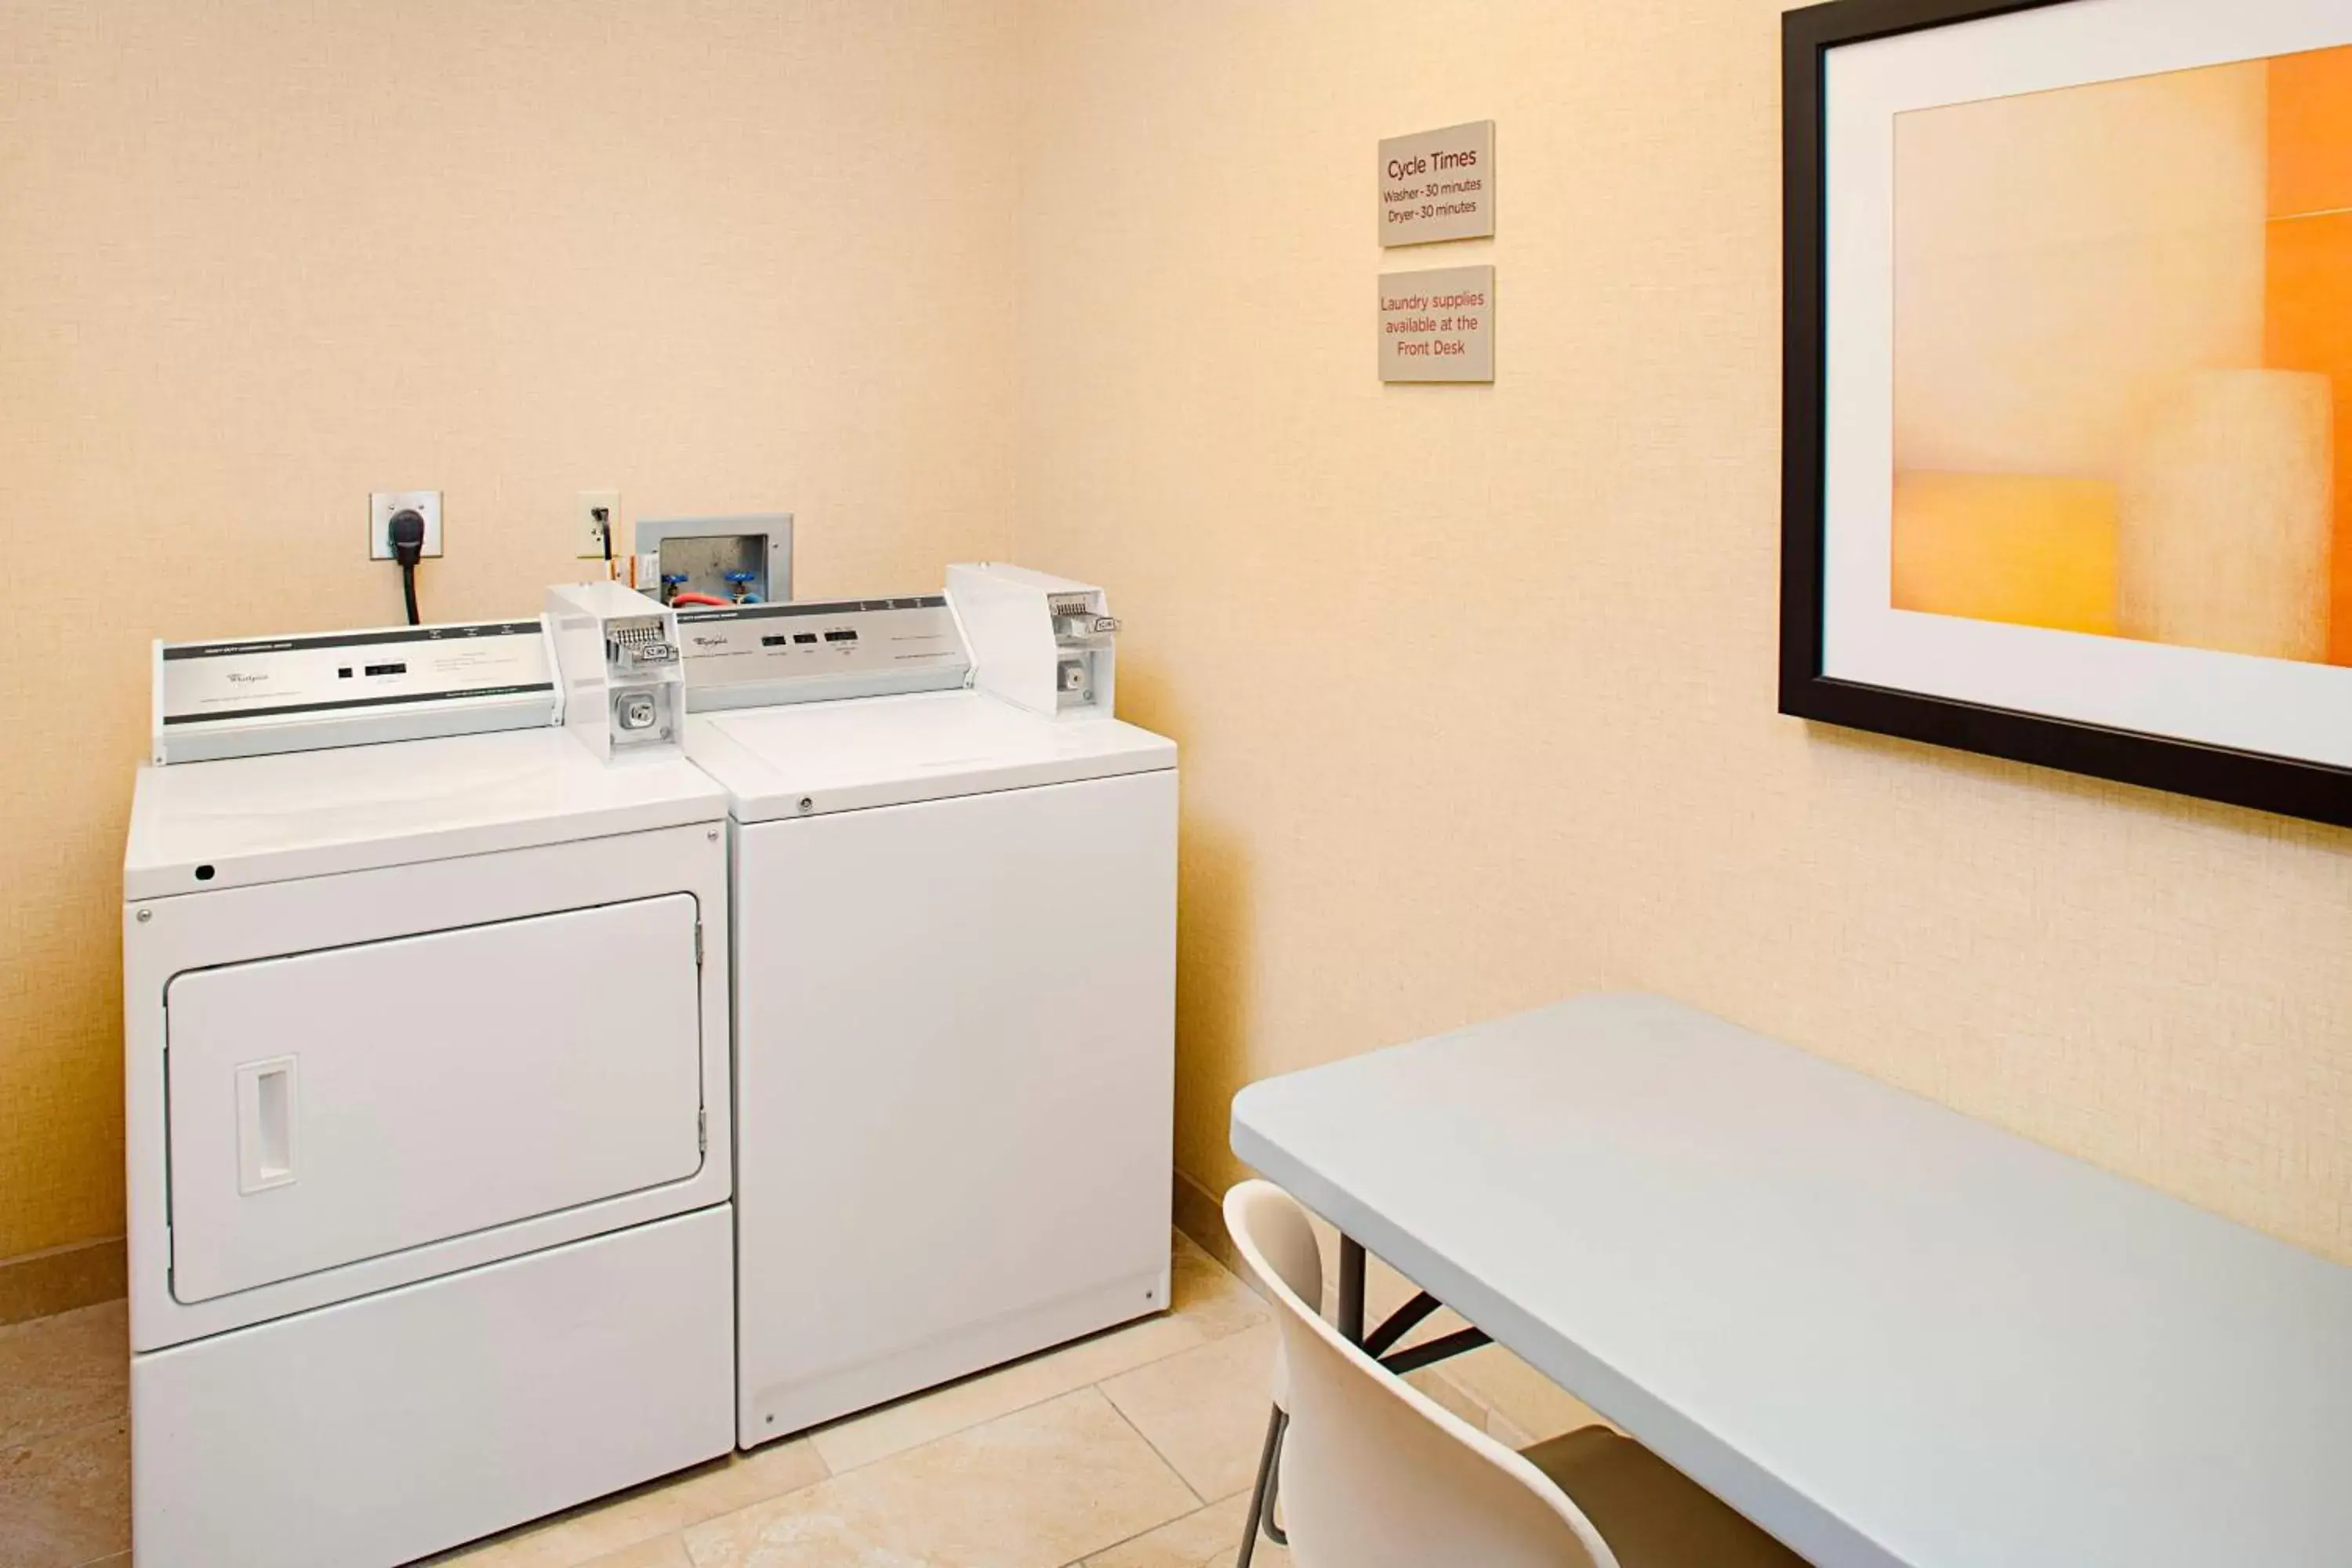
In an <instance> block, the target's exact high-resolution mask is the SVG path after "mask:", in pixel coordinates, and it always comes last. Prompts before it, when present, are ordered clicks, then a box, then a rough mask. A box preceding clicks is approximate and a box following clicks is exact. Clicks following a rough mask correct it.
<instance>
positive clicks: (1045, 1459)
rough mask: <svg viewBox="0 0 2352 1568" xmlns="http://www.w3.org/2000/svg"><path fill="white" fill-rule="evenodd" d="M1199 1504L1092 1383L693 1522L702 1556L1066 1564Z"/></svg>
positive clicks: (801, 1567)
mask: <svg viewBox="0 0 2352 1568" xmlns="http://www.w3.org/2000/svg"><path fill="white" fill-rule="evenodd" d="M1199 1506H1200V1500H1199V1499H1198V1498H1197V1497H1195V1496H1194V1495H1193V1494H1192V1492H1191V1491H1190V1490H1189V1489H1187V1488H1186V1487H1185V1485H1184V1483H1183V1482H1182V1481H1181V1480H1180V1479H1178V1478H1177V1476H1176V1474H1175V1472H1174V1471H1172V1470H1171V1469H1170V1468H1168V1466H1167V1465H1166V1464H1165V1463H1164V1462H1162V1461H1161V1459H1160V1457H1159V1456H1158V1455H1157V1454H1155V1453H1153V1452H1152V1450H1151V1448H1150V1446H1149V1445H1147V1444H1146V1443H1144V1441H1143V1440H1142V1439H1141V1438H1139V1437H1138V1436H1136V1435H1135V1433H1134V1431H1133V1430H1132V1429H1131V1428H1129V1426H1128V1425H1127V1423H1126V1422H1125V1421H1123V1420H1122V1419H1120V1417H1119V1415H1118V1412H1117V1411H1116V1410H1113V1409H1112V1408H1111V1406H1110V1404H1109V1402H1108V1400H1106V1399H1104V1398H1103V1396H1102V1395H1101V1394H1099V1393H1097V1392H1096V1391H1095V1390H1093V1389H1090V1388H1082V1389H1078V1390H1076V1391H1075V1392H1073V1393H1070V1394H1063V1395H1061V1396H1060V1397H1059V1398H1056V1399H1053V1400H1049V1401H1048V1402H1046V1403H1045V1404H1043V1405H1033V1406H1031V1407H1030V1408H1028V1409H1025V1410H1020V1411H1015V1412H1014V1413H1013V1414H1012V1415H1003V1416H999V1417H997V1418H996V1419H995V1420H993V1421H991V1422H988V1423H987V1424H986V1425H984V1426H975V1427H972V1428H971V1429H970V1430H968V1431H963V1432H959V1433H956V1434H955V1435H953V1436H948V1437H942V1438H940V1439H939V1440H938V1441H936V1442H931V1443H927V1444H924V1445H923V1446H922V1447H917V1448H909V1449H908V1450H906V1451H905V1452H903V1453H899V1454H894V1455H892V1456H890V1457H889V1458H886V1459H881V1460H877V1461H876V1462H875V1463H873V1464H870V1465H866V1466H864V1467H862V1468H858V1469H855V1470H852V1471H850V1472H849V1473H847V1474H845V1475H841V1476H835V1478H834V1479H831V1480H828V1481H824V1482H821V1483H820V1484H818V1485H816V1486H814V1487H808V1488H805V1489H803V1490H800V1491H797V1492H794V1493H793V1494H792V1495H791V1496H789V1497H784V1498H779V1499H776V1500H772V1501H770V1502H763V1503H759V1504H755V1505H754V1506H752V1507H751V1508H748V1509H745V1510H742V1511H741V1512H740V1513H733V1514H729V1515H728V1516H726V1517H725V1518H723V1519H715V1520H712V1521H709V1522H708V1523H706V1524H699V1525H697V1526H695V1527H694V1528H693V1529H691V1530H689V1531H687V1532H686V1544H687V1550H688V1553H689V1554H690V1555H691V1557H692V1559H693V1562H694V1564H695V1568H846V1565H850V1564H859V1565H872V1568H916V1565H921V1568H1056V1565H1057V1564H1062V1563H1074V1562H1076V1561H1078V1560H1080V1559H1082V1558H1084V1557H1085V1556H1086V1555H1087V1554H1088V1553H1089V1552H1098V1551H1101V1550H1102V1549H1104V1548H1105V1547H1108V1546H1110V1545H1112V1544H1114V1543H1116V1542H1120V1541H1125V1540H1127V1539H1128V1538H1129V1537H1131V1536H1134V1535H1137V1534H1139V1533H1140V1532H1141V1531H1146V1530H1149V1529H1150V1528H1151V1527H1153V1526H1154V1525H1157V1524H1160V1523H1163V1522H1165V1521H1169V1520H1171V1519H1175V1518H1178V1517H1180V1516H1181V1515H1183V1514H1186V1513H1189V1512H1191V1511H1192V1510H1194V1509H1196V1508H1198V1507H1199Z"/></svg>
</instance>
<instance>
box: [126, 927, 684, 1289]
mask: <svg viewBox="0 0 2352 1568" xmlns="http://www.w3.org/2000/svg"><path fill="white" fill-rule="evenodd" d="M697 920H698V910H697V907H696V902H695V900H694V898H693V897H692V895H690V894H686V893H674V894H671V895H668V896H667V897H664V898H655V899H640V900H633V901H630V902H626V903H618V904H609V905H604V906H602V907H599V908H594V909H583V910H566V911H564V912H562V913H561V914H552V915H541V916H537V917H534V918H531V919H529V920H517V921H500V922H498V923H495V924H489V925H478V926H467V927H464V928H461V929H458V930H455V931H436V932H433V933H431V934H429V935H425V936H415V937H404V938H402V939H400V940H397V941H392V942H365V943H362V944H360V945H358V946H354V947H342V948H333V949H329V950H326V951H323V952H306V953H300V954H297V955H294V956H290V957H286V958H271V959H263V960H258V961H256V962H253V963H236V964H229V965H226V966H224V967H221V968H217V969H202V970H193V971H189V972H187V973H182V974H180V975H177V976H175V977H174V978H173V981H172V983H171V985H170V986H169V988H168V989H167V990H166V992H165V1019H166V1024H165V1027H166V1030H167V1050H166V1055H165V1060H166V1064H167V1066H166V1071H167V1075H168V1079H169V1083H170V1095H171V1101H170V1110H169V1116H170V1123H171V1136H170V1144H171V1209H172V1293H173V1296H174V1297H176V1298H177V1299H178V1300H182V1301H202V1300H210V1299H211V1298H213V1297H215V1296H223V1295H226V1294H228V1293H230V1292H232V1291H236V1290H244V1289H252V1288H253V1287H255V1286H258V1285H267V1284H269V1283H271V1282H273V1281H275V1280H279V1279H290V1278H292V1277H293V1276H295V1275H299V1274H308V1273H310V1272H313V1271H314V1270H317V1269H321V1268H334V1267H336V1266H337V1265H340V1264H344V1263H351V1262H355V1261H357V1260H359V1259H361V1258H373V1257H378V1256H381V1255H382V1254H384V1253H388V1252H396V1251H398V1250H400V1249H401V1248H403V1247H415V1246H418V1245H420V1244H422V1243H425V1242H431V1241H438V1240H441V1239H443V1238H444V1237H452V1236H458V1235H463V1234H466V1233H468V1232H473V1231H479V1230H485V1229H488V1228H490V1227H493V1226H499V1225H504V1224H508V1223H510V1222H512V1221H516V1220H520V1219H527V1218H530V1216H532V1215H541V1214H546V1213H548V1212H550V1211H551V1210H555V1209H562V1208H568V1207H571V1206H572V1205H578V1204H584V1203H591V1202H593V1201H595V1200H597V1199H599V1198H605V1197H612V1196H615V1195H617V1194H623V1193H629V1192H635V1191H638V1190H640V1189H642V1188H646V1187H651V1186H656V1185H659V1184H663V1183H667V1182H675V1181H679V1180H683V1179H685V1178H687V1177H689V1176H691V1175H693V1174H694V1173H695V1172H696V1171H697V1170H698V1168H699V1167H700V1165H701V1163H702V1135H701V1111H702V1080H701V1051H700V1034H701V1021H700V1005H699V986H698V974H697V971H698V967H699V961H698V956H697V947H698V941H697V935H696V924H697Z"/></svg>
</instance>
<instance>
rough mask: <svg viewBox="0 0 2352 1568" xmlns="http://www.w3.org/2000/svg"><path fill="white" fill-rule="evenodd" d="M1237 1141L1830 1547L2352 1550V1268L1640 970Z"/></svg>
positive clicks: (1855, 1567) (1293, 1106)
mask: <svg viewBox="0 0 2352 1568" xmlns="http://www.w3.org/2000/svg"><path fill="white" fill-rule="evenodd" d="M1233 1145H1234V1152H1236V1153H1237V1154H1239V1155H1240V1156H1241V1157H1242V1158H1243V1159H1244V1160H1245V1161H1247V1162H1248V1163H1250V1164H1251V1165H1253V1166H1255V1167H1256V1168H1257V1169H1258V1170H1259V1171H1262V1172H1263V1173H1265V1175H1266V1176H1267V1177H1268V1178H1269V1179H1270V1180H1272V1181H1275V1182H1276V1183H1278V1184H1281V1185H1282V1186H1284V1187H1286V1188H1287V1189H1289V1190H1290V1191H1291V1192H1292V1193H1293V1194H1296V1195H1297V1197H1298V1199H1299V1200H1300V1201H1301V1202H1302V1203H1305V1204H1306V1205H1308V1206H1309V1207H1310V1208H1313V1209H1315V1210H1316V1211H1317V1212H1318V1213H1320V1214H1322V1215H1324V1216H1325V1217H1327V1218H1328V1219H1329V1220H1330V1221H1331V1222H1332V1223H1333V1224H1335V1225H1337V1226H1339V1228H1340V1229H1341V1230H1343V1231H1345V1232H1347V1233H1348V1234H1349V1235H1350V1236H1352V1237H1355V1238H1356V1239H1357V1240H1359V1241H1361V1242H1362V1243H1364V1245H1365V1246H1366V1247H1369V1248H1370V1250H1371V1251H1372V1252H1373V1253H1374V1254H1375V1255H1376V1256H1379V1257H1381V1258H1386V1259H1388V1260H1389V1261H1390V1262H1391V1263H1393V1264H1394V1265H1395V1266H1396V1267H1397V1268H1400V1269H1402V1271H1403V1272H1404V1273H1405V1274H1406V1275H1408V1276H1410V1277H1411V1278H1412V1279H1414V1280H1415V1281H1417V1282H1418V1283H1420V1284H1421V1285H1422V1286H1423V1288H1424V1289H1428V1290H1429V1291H1431V1292H1432V1293H1433V1294H1434V1295H1436V1296H1437V1297H1438V1298H1439V1299H1440V1300H1444V1301H1445V1302H1446V1303H1447V1304H1448V1305H1450V1306H1452V1307H1454V1309H1455V1310H1458V1311H1460V1312H1461V1313H1462V1314H1463V1315H1464V1316H1465V1317H1466V1318H1468V1319H1469V1320H1470V1321H1473V1322H1475V1323H1476V1324H1477V1325H1478V1326H1479V1327H1480V1328H1483V1329H1485V1330H1486V1331H1487V1332H1488V1333H1489V1334H1491V1335H1492V1336H1493V1337H1494V1338H1495V1339H1496V1340H1497V1341H1500V1342H1502V1343H1504V1344H1506V1345H1507V1346H1509V1347H1510V1348H1511V1349H1512V1350H1513V1351H1515V1352H1517V1353H1518V1354H1519V1355H1520V1356H1521V1357H1522V1358H1524V1359H1525V1360H1527V1361H1528V1362H1529V1363H1533V1364H1534V1365H1535V1366H1537V1367H1538V1368H1539V1369H1540V1370H1542V1371H1543V1372H1544V1373H1547V1374H1548V1375H1549V1376H1550V1377H1551V1378H1553V1379H1554V1380H1555V1381H1557V1382H1559V1384H1562V1385H1563V1386H1565V1387H1567V1388H1569V1389H1570V1390H1572V1391H1573V1392H1575V1393H1576V1394H1580V1396H1582V1397H1583V1398H1584V1399H1586V1400H1587V1401H1588V1402H1589V1403H1591V1405H1593V1406H1594V1407H1595V1408H1596V1409H1598V1410H1600V1411H1601V1412H1602V1413H1603V1414H1604V1415H1608V1416H1609V1417H1610V1418H1611V1419H1612V1420H1614V1421H1616V1422H1618V1423H1619V1424H1620V1425H1622V1426H1624V1427H1625V1429H1626V1430H1628V1431H1630V1432H1632V1433H1633V1435H1634V1436H1638V1437H1640V1438H1641V1439H1642V1440H1643V1442H1645V1443H1647V1444H1649V1445H1650V1446H1651V1447H1653V1448H1654V1449H1656V1450H1657V1451H1658V1452H1659V1453H1660V1454H1662V1455H1664V1457H1665V1458H1667V1459H1669V1460H1671V1461H1672V1462H1673V1463H1674V1464H1675V1465H1676V1466H1677V1467H1679V1468H1682V1469H1683V1470H1684V1471H1685V1472H1686V1473H1688V1474H1689V1475H1690V1476H1692V1477H1693V1478H1694V1479H1696V1480H1698V1481H1699V1482H1700V1483H1701V1484H1703V1485H1705V1486H1706V1487H1707V1488H1708V1489H1710V1490H1712V1491H1714V1492H1716V1493H1717V1495H1719V1496H1721V1497H1723V1498H1724V1499H1725V1500H1727V1501H1729V1502H1731V1503H1732V1504H1733V1505H1734V1506H1736V1507H1738V1509H1739V1510H1741V1511H1742V1512H1744V1513H1746V1514H1747V1515H1748V1517H1749V1518H1751V1519H1753V1520H1755V1521H1757V1522H1758V1523H1759V1524H1761V1525H1763V1526H1764V1527H1765V1528H1766V1529H1768V1530H1769V1531H1771V1532H1772V1533H1773V1534H1774V1535H1776V1536H1778V1537H1780V1539H1781V1540H1782V1541H1783V1542H1787V1543H1788V1544H1789V1545H1790V1547H1792V1548H1794V1549H1795V1550H1796V1551H1798V1552H1801V1553H1802V1554H1803V1555H1804V1556H1805V1557H1806V1558H1808V1559H1809V1560H1810V1561H1811V1562H1812V1563H1816V1564H1818V1565H1819V1568H2094V1565H2095V1564H2108V1563H2112V1564H2116V1565H2118V1568H2123V1565H2128V1568H2176V1565H2177V1568H2189V1565H2190V1564H2195V1565H2197V1568H2222V1565H2225V1564H2236V1563H2246V1564H2254V1563H2260V1564H2263V1565H2264V1568H2289V1565H2298V1568H2299V1565H2305V1564H2309V1565H2313V1568H2319V1565H2323V1564H2324V1565H2328V1568H2342V1565H2343V1564H2347V1563H2352V1270H2347V1269H2346V1268H2341V1267H2338V1266H2337V1265H2335V1264H2332V1263H2329V1262H2327V1261H2326V1260H2324V1259H2322V1258H2316V1257H2314V1256H2312V1255H2310V1254H2308V1253H2305V1252H2301V1251H2297V1250H2296V1249H2294V1247H2288V1246H2286V1245H2284V1243H2281V1242H2278V1241H2275V1240H2273V1239H2272V1238H2270V1237H2265V1236H2263V1235H2260V1234H2258V1233H2256V1232H2254V1231H2252V1230H2248V1229H2245V1228H2244V1227H2242V1226H2236V1225H2232V1224H2231V1223H2229V1222H2228V1221H2226V1220H2222V1219H2219V1218H2216V1217H2215V1216H2213V1215H2209V1214H2206V1213H2204V1212H2202V1211H2200V1210H2198V1209H2194V1208H2191V1207H2189V1206H2188V1205H2185V1204H2182V1203H2179V1202H2178V1201H2176V1200H2174V1199H2171V1198H2168V1197H2166V1196H2164V1195H2162V1194H2158V1193H2157V1192H2154V1191H2152V1190H2150V1189H2148V1188H2146V1187H2143V1186H2139V1185H2137V1184H2134V1183H2132V1182H2129V1181H2126V1180H2125V1179H2123V1178H2121V1177H2119V1176H2115V1175H2111V1174H2108V1173H2105V1172H2103V1171H2100V1170H2098V1169H2096V1168H2095V1167H2093V1166H2090V1165H2087V1164H2084V1163H2081V1162H2079V1161H2076V1160H2074V1159H2070V1158H2068V1157H2067V1156H2065V1155H2062V1154H2059V1153H2056V1152H2053V1151H2051V1150H2049V1149H2046V1148H2044V1147H2042V1145H2040V1144H2037V1143H2033V1142H2028V1141H2026V1140H2024V1139H2021V1138H2019V1137H2016V1136H2013V1135H2011V1134H2010V1133H2007V1132H2003V1131H2000V1130H1999V1129H1997V1128H1994V1127H1992V1126H1990V1125H1989V1124H1986V1123H1983V1122H1979V1121H1971V1120H1969V1118H1967V1117H1964V1116H1961V1115H1958V1113H1956V1112H1953V1111H1950V1110H1945V1109H1943V1108H1941V1107H1939V1106H1937V1105H1934V1104H1931V1103H1930V1102H1928V1101H1927V1100H1920V1099H1917V1098H1916V1097H1914V1096H1912V1095H1909V1094H1906V1093H1904V1092H1903V1091H1901V1090H1899V1089H1894V1088H1891V1087H1889V1086H1887V1085H1885V1084H1882V1083H1879V1082H1877V1081H1876V1080H1874V1079H1868V1078H1864V1077H1863V1076H1861V1075H1860V1074H1857V1073H1853V1072H1850V1071H1848V1070H1846V1069H1844V1068H1839V1067H1836V1066H1833V1065H1832V1064H1830V1063H1828V1062H1825V1061H1822V1060H1821V1059H1819V1058H1814V1057H1810V1056H1807V1055H1805V1054H1804V1053H1802V1052H1801V1051H1798V1050H1796V1049H1794V1048H1792V1047H1788V1046H1784V1045H1781V1044H1780V1043H1778V1042H1777V1041H1773V1040H1770V1039H1767V1038H1766V1037H1762V1036H1759V1035H1756V1034H1751V1033H1749V1032H1748V1031H1747V1030H1744V1029H1740V1028H1737V1027H1735V1026H1732V1025H1729V1024H1727V1023H1724V1022H1722V1021H1721V1020H1719V1019H1717V1018H1713V1017H1710V1016H1707V1015H1706V1014H1703V1013H1699V1012H1696V1011H1694V1010H1692V1009H1690V1008H1688V1007H1685V1006H1682V1005H1679V1004H1676V1003H1672V1002H1668V1001H1664V1000H1663V999H1660V998H1657V997H1651V996H1639V995H1610V996H1589V997H1581V998H1579V999H1577V1000H1575V1001H1571V1002H1566V1003H1562V1004H1560V1005H1557V1006H1553V1007H1548V1008H1545V1009H1542V1010H1540V1011H1538V1012H1534V1013H1529V1014H1526V1015H1523V1016H1519V1017H1516V1018H1508V1019H1505V1020H1502V1021H1500V1022H1497V1023H1492V1024H1484V1025H1479V1026H1475V1027H1472V1028H1467V1029H1464V1030H1461V1031H1458V1032H1456V1033H1454V1034H1451V1035H1444V1036H1439V1037H1435V1038H1433V1039H1428V1040H1423V1041H1420V1042H1418V1043H1416V1044H1413V1045H1409V1046H1402V1047H1396V1048H1395V1049H1391V1050H1384V1051H1376V1052H1372V1053H1370V1054H1369V1055H1366V1056H1361V1057H1357V1058H1352V1059H1349V1060H1346V1061H1341V1062H1336V1063H1333V1064H1332V1065H1330V1066H1328V1067H1323V1068H1314V1069H1312V1070H1309V1071H1307V1072H1300V1073H1293V1074H1290V1075H1287V1076H1286V1077H1283V1078H1277V1079H1268V1080H1266V1081H1265V1082H1262V1083H1257V1084H1253V1085H1251V1086H1250V1087H1249V1088H1248V1089H1244V1090H1243V1091H1242V1092H1241V1094H1239V1095H1238V1096H1236V1097H1235V1098H1234V1111H1233Z"/></svg>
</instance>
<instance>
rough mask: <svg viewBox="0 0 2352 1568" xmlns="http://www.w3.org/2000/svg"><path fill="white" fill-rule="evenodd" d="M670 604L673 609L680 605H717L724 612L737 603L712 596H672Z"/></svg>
mask: <svg viewBox="0 0 2352 1568" xmlns="http://www.w3.org/2000/svg"><path fill="white" fill-rule="evenodd" d="M669 602H670V604H671V605H672V606H673V607H675V606H677V605H717V606H718V607H719V608H720V609H722V610H723V609H725V608H727V606H728V605H731V604H733V603H734V602H735V601H734V600H732V599H721V598H719V597H718V596H717V595H712V594H672V595H670V596H669Z"/></svg>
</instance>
